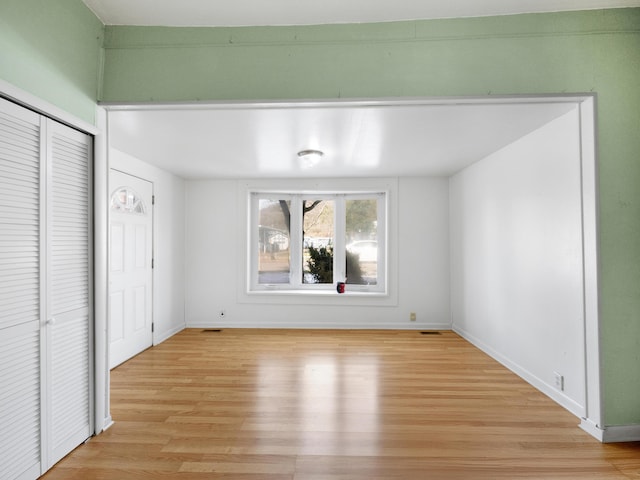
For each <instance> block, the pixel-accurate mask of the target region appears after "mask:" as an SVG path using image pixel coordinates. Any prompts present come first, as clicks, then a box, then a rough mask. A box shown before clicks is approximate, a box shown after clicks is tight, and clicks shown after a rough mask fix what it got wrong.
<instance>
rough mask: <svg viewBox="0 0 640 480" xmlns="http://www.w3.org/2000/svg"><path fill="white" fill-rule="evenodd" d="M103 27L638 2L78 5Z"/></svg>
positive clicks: (319, 20)
mask: <svg viewBox="0 0 640 480" xmlns="http://www.w3.org/2000/svg"><path fill="white" fill-rule="evenodd" d="M84 3H85V4H87V6H88V7H89V8H90V9H91V10H93V12H94V13H95V14H96V15H97V16H98V17H99V18H100V19H101V20H102V21H103V22H104V23H105V24H107V25H165V26H248V25H310V24H325V23H366V22H388V21H395V20H416V19H431V18H456V17H478V16H487V15H511V14H518V13H531V12H557V11H568V10H589V9H599V8H620V7H633V6H636V7H637V6H640V0H446V1H445V0H440V1H435V0H393V1H390V0H323V1H316V0H215V1H214V0H84Z"/></svg>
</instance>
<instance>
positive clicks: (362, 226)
mask: <svg viewBox="0 0 640 480" xmlns="http://www.w3.org/2000/svg"><path fill="white" fill-rule="evenodd" d="M345 208H346V232H345V233H346V242H347V252H346V261H347V265H346V268H347V270H346V271H347V283H351V284H357V285H376V284H377V279H378V202H377V201H376V200H375V199H367V200H347V201H346V204H345Z"/></svg>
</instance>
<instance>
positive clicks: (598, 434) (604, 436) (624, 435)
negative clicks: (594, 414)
mask: <svg viewBox="0 0 640 480" xmlns="http://www.w3.org/2000/svg"><path fill="white" fill-rule="evenodd" d="M580 428H582V429H583V430H584V431H585V432H587V433H589V434H591V435H592V436H593V437H595V438H597V439H598V440H600V441H601V442H602V443H617V442H640V425H612V426H609V427H604V428H600V427H598V426H597V425H592V424H591V422H589V421H588V420H586V419H583V420H582V422H581V423H580Z"/></svg>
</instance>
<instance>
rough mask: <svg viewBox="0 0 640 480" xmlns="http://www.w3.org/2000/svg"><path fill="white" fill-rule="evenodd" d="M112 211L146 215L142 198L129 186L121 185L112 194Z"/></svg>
mask: <svg viewBox="0 0 640 480" xmlns="http://www.w3.org/2000/svg"><path fill="white" fill-rule="evenodd" d="M111 211H112V212H119V213H134V214H138V215H146V213H147V209H146V208H145V205H144V202H143V201H142V198H140V196H139V195H138V194H137V193H136V192H134V191H133V190H132V189H130V188H129V187H120V188H118V189H117V190H116V191H115V192H113V195H111Z"/></svg>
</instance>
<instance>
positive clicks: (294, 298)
mask: <svg viewBox="0 0 640 480" xmlns="http://www.w3.org/2000/svg"><path fill="white" fill-rule="evenodd" d="M238 301H239V302H240V303H253V304H271V305H300V306H311V305H314V306H331V305H336V306H364V307H367V306H371V307H374V306H375V307H383V306H397V303H398V300H397V296H395V295H393V294H391V293H389V292H357V291H349V290H347V291H345V293H338V292H336V291H335V290H266V289H265V290H252V291H246V290H245V291H244V292H242V293H240V294H239V295H238Z"/></svg>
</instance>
